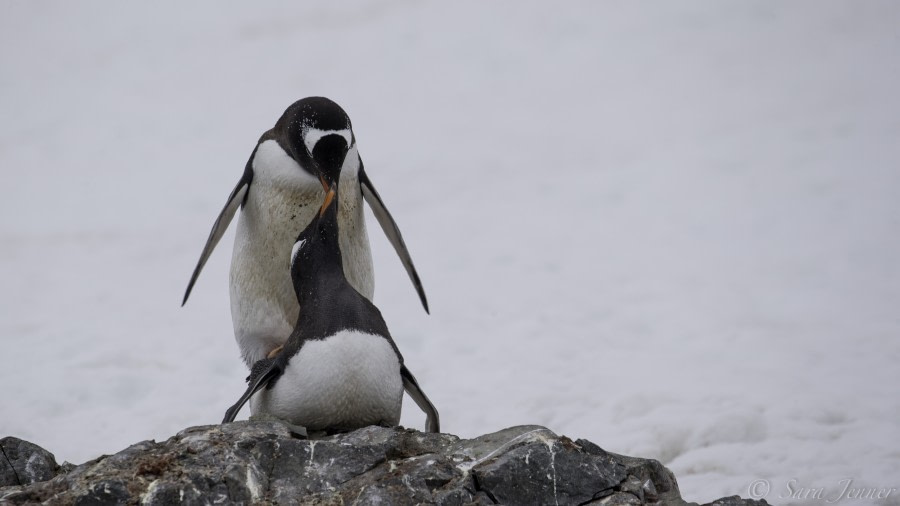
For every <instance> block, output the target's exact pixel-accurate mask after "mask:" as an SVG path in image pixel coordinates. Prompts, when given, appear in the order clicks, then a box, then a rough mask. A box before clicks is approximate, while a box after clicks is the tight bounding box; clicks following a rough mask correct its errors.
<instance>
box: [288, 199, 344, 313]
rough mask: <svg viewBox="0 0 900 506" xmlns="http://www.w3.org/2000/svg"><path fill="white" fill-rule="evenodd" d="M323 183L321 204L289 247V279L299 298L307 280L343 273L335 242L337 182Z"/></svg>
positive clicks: (339, 254)
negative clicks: (323, 195) (323, 198)
mask: <svg viewBox="0 0 900 506" xmlns="http://www.w3.org/2000/svg"><path fill="white" fill-rule="evenodd" d="M322 186H323V187H325V188H326V192H325V200H324V201H323V202H322V207H321V208H320V209H319V212H318V213H316V214H315V216H314V217H313V219H312V221H311V222H310V223H309V225H307V226H306V228H305V229H303V231H302V232H300V235H298V236H297V241H296V242H295V243H294V247H293V249H292V250H291V280H292V281H293V283H294V290H295V291H296V292H297V296H298V297H302V295H301V293H300V290H301V288H304V287H309V286H311V281H310V280H313V279H315V280H319V281H321V280H323V279H327V278H328V277H329V276H332V275H334V276H343V273H344V270H343V264H342V261H341V249H340V246H339V243H338V221H337V214H338V196H337V189H338V185H337V183H334V184H331V185H327V184H324V182H323V185H322Z"/></svg>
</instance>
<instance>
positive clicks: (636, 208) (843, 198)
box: [0, 1, 900, 504]
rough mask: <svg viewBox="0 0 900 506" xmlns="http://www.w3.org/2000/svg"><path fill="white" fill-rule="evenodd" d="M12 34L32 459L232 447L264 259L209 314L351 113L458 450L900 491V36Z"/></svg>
mask: <svg viewBox="0 0 900 506" xmlns="http://www.w3.org/2000/svg"><path fill="white" fill-rule="evenodd" d="M0 9H2V15H0V69H2V71H0V110H2V111H3V114H2V116H0V170H2V175H3V181H4V189H5V191H4V198H3V199H2V200H0V212H2V215H3V221H2V227H0V279H2V280H3V290H2V291H0V311H2V317H0V343H2V357H3V362H2V363H3V366H2V370H0V380H2V382H3V384H4V385H6V389H5V391H4V395H3V402H2V407H0V435H15V436H18V437H21V438H24V439H27V440H30V441H33V442H35V443H37V444H40V445H42V446H44V447H46V448H48V449H50V450H51V451H53V452H54V453H55V454H56V456H57V458H58V459H60V460H69V461H72V462H83V461H85V460H87V459H90V458H93V457H96V456H97V455H99V454H101V453H111V452H115V451H118V450H121V449H122V448H125V447H126V446H128V445H130V444H132V443H134V442H136V441H139V440H144V439H151V438H155V439H164V438H167V437H169V436H171V435H172V434H174V433H175V432H177V431H178V430H180V429H182V428H184V427H187V426H190V425H197V424H209V423H217V422H218V421H220V420H221V417H222V414H223V413H224V411H225V409H226V408H227V407H228V406H230V405H231V404H232V403H233V402H234V401H235V400H236V399H237V398H238V397H239V396H240V394H241V393H242V392H243V390H244V383H243V379H244V377H245V376H246V369H245V368H244V366H243V364H242V363H241V360H240V358H239V353H238V349H237V346H236V344H235V342H234V340H233V337H232V336H233V334H232V330H231V321H230V316H229V303H228V285H227V283H228V264H229V261H230V249H231V248H230V245H231V242H232V241H233V233H234V231H233V227H232V230H230V231H229V232H228V233H227V234H226V236H225V237H224V240H223V241H222V243H221V244H220V245H219V248H218V249H217V250H216V251H215V252H214V253H213V255H212V256H211V258H210V260H209V263H208V264H207V265H206V268H205V269H204V272H203V273H202V275H201V276H200V279H199V280H198V282H197V285H196V286H195V288H194V291H193V294H192V295H191V299H190V300H189V301H188V303H187V305H186V306H185V307H184V308H182V307H180V302H181V296H182V294H183V291H184V288H185V286H186V284H187V282H188V279H189V276H190V274H191V270H192V269H193V267H194V265H195V263H196V261H197V258H198V256H199V254H200V251H201V249H202V247H203V244H204V241H205V240H206V238H207V235H208V233H209V228H210V227H211V226H212V223H213V221H214V220H215V218H216V215H217V213H218V212H219V210H220V209H221V206H222V204H223V203H224V201H225V199H226V197H227V196H228V194H229V192H230V191H231V189H232V188H233V186H234V184H235V182H236V181H237V180H238V178H239V177H240V175H241V173H242V170H243V167H244V164H245V163H246V160H247V158H248V157H249V155H250V152H251V150H252V149H253V146H254V145H255V142H256V140H257V139H258V137H259V135H260V134H261V133H262V132H263V131H265V130H267V129H268V128H270V127H271V126H272V125H273V124H274V122H275V120H276V119H277V118H278V116H279V115H280V114H281V112H282V111H283V110H284V109H285V108H286V107H287V106H288V105H290V104H291V103H292V102H293V101H294V100H296V99H299V98H302V97H304V96H311V95H324V96H328V97H329V98H332V99H334V100H335V101H337V102H338V103H339V104H341V106H342V107H343V108H344V109H345V110H347V112H348V113H349V115H350V117H351V119H352V121H353V124H354V132H355V134H356V138H357V142H358V145H359V149H360V153H361V155H362V157H363V160H364V161H365V163H366V169H367V173H368V174H369V175H370V177H371V178H372V180H373V182H374V184H375V186H376V187H377V189H378V191H379V193H380V194H381V195H382V197H383V198H384V200H385V202H386V204H387V206H388V208H389V209H390V211H391V213H392V214H393V215H394V217H395V218H396V219H397V222H398V224H399V225H400V228H401V230H402V231H403V234H404V238H405V240H406V243H407V245H408V246H409V249H410V252H411V253H412V256H413V259H414V261H415V263H416V267H417V268H418V270H419V273H420V275H421V277H422V281H423V283H424V286H425V289H426V292H427V294H428V298H429V302H430V305H431V309H432V315H431V316H428V315H425V314H424V312H423V311H422V309H421V306H420V305H419V302H418V300H417V297H416V294H415V291H414V290H413V288H412V287H411V286H410V284H409V280H408V279H407V276H406V275H405V273H404V272H403V267H402V265H401V263H400V262H399V261H398V260H397V258H396V254H395V253H394V252H393V250H392V248H391V247H390V244H389V242H388V241H387V240H386V239H385V238H384V236H383V234H382V233H381V232H380V227H379V226H378V225H377V223H375V222H373V221H371V219H372V216H371V214H369V219H370V223H369V225H368V229H369V235H370V238H371V242H372V248H373V255H374V260H375V266H376V278H377V279H376V295H375V302H376V304H377V305H378V306H379V308H380V309H381V310H382V312H383V314H384V316H385V319H386V321H387V322H388V325H389V326H390V328H391V331H392V334H393V335H394V338H395V340H396V341H397V344H398V346H399V347H400V349H401V350H402V352H403V354H404V356H405V358H406V362H407V364H408V365H409V367H410V369H411V370H412V371H413V373H414V374H415V375H416V377H417V379H418V380H419V382H420V384H421V385H422V387H423V389H424V391H425V392H426V393H427V395H428V396H429V398H430V399H431V400H432V401H433V402H434V403H435V405H436V406H437V408H438V409H439V410H440V414H441V421H442V428H443V429H444V430H445V431H448V432H451V433H454V434H458V435H460V436H463V437H471V436H475V435H478V434H482V433H486V432H490V431H494V430H498V429H500V428H503V427H507V426H510V425H519V424H542V425H546V426H548V427H549V428H551V429H552V430H554V431H555V432H557V433H562V434H566V435H569V436H572V437H582V438H587V439H590V440H592V441H594V442H596V443H597V444H599V445H600V446H602V447H604V448H605V449H607V450H610V451H615V452H618V453H625V454H630V455H640V456H646V457H655V458H658V459H660V460H661V461H662V462H663V463H665V464H666V465H667V466H669V467H670V468H671V469H672V470H673V471H674V472H675V474H676V476H678V479H679V484H680V486H681V488H682V493H683V495H684V496H685V497H686V498H687V499H688V500H692V501H704V500H710V499H713V498H716V497H719V496H723V495H732V494H741V495H744V496H747V495H748V493H749V492H750V491H751V487H755V485H754V483H755V481H756V480H768V481H767V483H768V484H769V487H770V492H769V494H768V498H769V499H770V501H773V502H775V503H779V504H788V503H791V502H795V503H797V504H810V503H811V500H809V499H803V498H802V497H797V498H794V499H791V497H789V495H790V494H791V491H792V490H793V491H796V490H797V489H798V488H799V487H805V488H806V489H815V488H817V487H818V488H822V489H824V490H825V491H826V493H830V494H832V495H836V494H838V493H839V492H841V490H842V488H843V483H846V482H842V480H845V479H847V478H850V479H852V480H853V481H852V483H853V486H854V487H880V488H891V487H895V488H900V481H898V476H900V448H898V446H897V441H900V396H898V395H897V387H896V385H898V384H900V368H898V366H897V363H898V359H900V339H898V337H900V312H898V308H900V262H898V259H900V199H898V195H900V100H898V98H897V97H898V94H897V90H900V58H897V55H898V50H900V32H898V30H897V26H900V4H897V3H895V2H890V1H870V2H864V3H858V2H850V1H845V2H836V1H797V2H789V3H776V2H750V1H734V2H716V3H712V2H694V1H679V2H669V3H643V2H580V3H572V4H567V6H566V9H565V10H561V9H560V8H559V7H554V6H553V5H550V4H539V3H525V4H522V3H513V2H505V1H500V2H492V3H487V4H484V3H478V4H475V3H474V2H469V3H462V4H461V3H453V4H439V3H432V4H417V3H411V4H407V3H400V2H354V3H346V4H345V3H342V4H340V5H334V4H326V3H324V2H323V3H304V4H303V5H299V4H294V3H290V2H270V3H267V4H265V8H260V7H259V6H257V5H250V4H247V5H237V4H232V5H223V4H220V3H212V2H193V3H190V4H182V3H174V2H172V3H164V4H154V5H152V6H151V5H150V4H134V3H129V4H119V3H110V2H78V3H65V2H51V1H44V2H5V3H4V4H3V6H2V7H0ZM242 416H244V417H245V416H246V410H245V411H244V413H243V415H242ZM402 423H403V424H404V425H408V426H415V427H423V426H424V417H423V416H422V415H421V413H420V411H419V410H418V409H417V408H416V406H415V405H414V403H412V402H411V401H409V400H408V399H407V402H406V405H405V409H404V416H403V420H402ZM792 480H793V481H792ZM754 490H758V488H755V489H754ZM898 497H900V491H896V492H894V493H893V494H892V495H890V496H889V497H888V499H887V500H886V501H882V502H883V503H884V502H886V503H890V504H900V502H898V501H900V499H898ZM846 501H848V502H852V503H853V504H864V503H866V502H867V501H865V500H852V499H846ZM813 502H814V501H813Z"/></svg>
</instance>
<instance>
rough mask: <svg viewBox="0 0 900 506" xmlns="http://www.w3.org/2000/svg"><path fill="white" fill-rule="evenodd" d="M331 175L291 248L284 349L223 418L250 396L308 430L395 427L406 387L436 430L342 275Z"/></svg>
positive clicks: (375, 317) (411, 381) (377, 323)
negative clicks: (292, 303) (292, 310)
mask: <svg viewBox="0 0 900 506" xmlns="http://www.w3.org/2000/svg"><path fill="white" fill-rule="evenodd" d="M338 143H339V141H338ZM326 179H327V178H323V181H322V185H323V187H325V188H327V191H326V194H325V199H324V201H323V203H322V206H321V208H320V209H319V211H318V213H316V215H315V216H314V217H313V219H312V221H311V222H310V224H309V225H308V226H307V227H306V228H305V229H304V230H303V231H302V232H300V234H299V236H297V239H296V242H295V244H294V246H293V248H292V249H291V263H290V279H291V281H292V284H293V287H294V290H295V296H296V297H297V299H298V302H299V316H298V318H297V323H296V325H295V326H294V329H293V332H292V333H291V335H290V337H289V338H288V339H287V342H286V343H285V344H284V346H283V347H282V348H281V349H279V350H276V352H275V353H274V354H273V356H271V357H269V358H265V359H263V360H260V361H258V362H256V363H255V364H254V365H253V367H252V372H251V374H250V377H249V378H247V382H248V385H249V386H248V388H247V390H246V392H245V393H244V394H243V395H242V396H241V398H240V399H239V400H238V402H237V403H235V404H234V405H233V406H232V407H230V408H229V409H228V410H227V411H226V413H225V417H224V419H223V421H222V423H229V422H232V421H234V418H235V416H236V415H237V413H238V411H240V409H241V407H242V406H243V405H244V404H245V403H246V402H247V400H248V399H249V400H250V407H251V412H252V414H253V415H254V416H260V415H262V416H267V417H274V418H277V419H280V420H283V421H285V422H287V423H288V424H289V425H293V426H300V427H302V428H303V429H305V431H308V432H310V433H312V432H316V433H321V432H325V433H335V432H344V431H349V430H354V429H357V428H360V427H365V426H368V425H383V426H396V425H397V424H398V423H399V421H400V407H401V401H402V398H403V391H404V390H406V391H407V392H408V393H409V394H410V396H411V397H412V398H413V400H414V401H415V402H416V404H418V406H419V408H421V409H422V411H424V412H425V414H426V430H428V431H429V432H438V431H439V430H440V421H439V416H438V412H437V410H436V409H435V407H434V405H433V404H432V403H431V401H430V400H428V397H427V396H426V395H425V393H424V392H423V391H422V389H421V387H420V386H419V383H418V382H417V381H416V379H415V377H414V376H413V374H412V373H411V372H410V371H409V369H408V368H407V367H406V365H405V364H404V362H403V356H402V355H401V354H400V350H399V349H397V345H396V344H395V343H394V340H393V339H392V338H391V335H390V332H388V328H387V325H386V324H385V322H384V318H383V317H382V315H381V312H380V311H379V310H378V308H377V307H375V305H374V304H373V303H372V302H371V301H370V300H369V299H368V298H367V297H365V296H363V295H362V294H360V292H359V291H358V290H357V289H355V288H354V287H353V285H352V284H351V283H350V282H349V279H348V277H347V276H346V275H345V270H344V268H343V265H345V264H344V262H343V261H342V254H341V244H340V240H339V237H340V228H341V226H342V224H340V219H339V214H340V213H339V200H340V197H339V195H340V194H342V192H343V190H341V191H338V187H339V185H340V184H343V183H338V182H337V181H334V182H333V183H330V184H329V182H328V181H326ZM303 429H301V430H303ZM300 433H302V432H300Z"/></svg>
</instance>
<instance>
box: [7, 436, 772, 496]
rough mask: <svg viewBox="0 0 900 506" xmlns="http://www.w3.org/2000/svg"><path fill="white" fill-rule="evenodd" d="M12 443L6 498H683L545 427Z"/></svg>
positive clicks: (651, 463) (654, 474)
mask: <svg viewBox="0 0 900 506" xmlns="http://www.w3.org/2000/svg"><path fill="white" fill-rule="evenodd" d="M7 441H11V442H10V443H8V444H9V446H10V447H11V448H14V449H15V451H14V452H13V451H12V450H10V453H14V454H15V457H13V458H9V457H8V455H9V454H7V459H6V460H5V461H2V462H0V466H5V467H0V477H3V479H4V480H6V481H3V482H2V485H12V486H5V487H3V488H0V503H3V504H31V503H40V502H50V503H64V504H76V505H100V504H138V503H140V504H148V505H153V504H160V505H162V504H173V503H181V504H187V505H191V504H210V503H217V504H251V503H252V504H351V503H352V504H361V505H365V504H422V503H424V504H441V505H447V506H455V505H464V504H466V505H468V504H476V505H486V504H497V503H502V504H560V505H566V504H573V505H574V504H604V505H626V504H674V505H683V504H687V503H685V502H684V501H683V500H682V498H681V495H680V493H679V491H678V484H677V482H676V481H675V477H674V476H673V475H672V473H671V472H669V470H668V469H666V468H665V467H664V466H663V465H662V464H660V463H659V462H657V461H655V460H646V459H639V458H634V457H626V456H622V455H616V454H614V453H609V452H606V451H604V450H603V449H601V448H600V447H598V446H597V445H595V444H594V443H591V442H590V441H585V440H581V439H579V440H577V441H572V440H571V439H569V438H567V437H565V436H557V435H556V434H554V433H553V432H551V431H550V430H548V429H546V428H544V427H538V426H521V427H511V428H508V429H504V430H501V431H499V432H495V433H493V434H486V435H484V436H480V437H477V438H474V439H465V440H461V439H459V438H458V437H456V436H453V435H450V434H429V433H422V432H418V431H415V430H408V429H403V428H399V427H398V428H385V427H374V426H373V427H366V428H364V429H360V430H357V431H355V432H350V433H347V434H339V435H334V436H329V437H325V438H322V439H315V440H306V439H297V438H295V437H294V436H293V435H292V434H291V432H290V431H289V430H288V429H287V428H286V427H285V426H283V425H281V424H279V423H278V422H269V421H254V422H237V423H232V424H225V425H210V426H203V427H191V428H189V429H185V430H183V431H181V432H179V433H178V434H176V435H175V436H173V437H172V438H170V439H169V440H167V441H165V442H162V443H156V442H153V441H143V442H140V443H137V444H135V445H132V446H130V447H128V448H126V449H125V450H122V451H121V452H119V453H117V454H115V455H112V456H103V457H100V458H98V459H96V460H93V461H90V462H87V463H85V464H82V465H80V466H77V467H69V468H59V466H56V462H55V460H53V456H52V455H50V454H49V453H47V452H46V451H44V450H42V449H40V448H39V447H37V446H35V445H32V444H31V443H27V442H25V441H20V440H17V439H13V438H6V439H4V440H2V442H3V444H4V445H7ZM3 448H4V452H5V451H6V450H5V448H6V446H3ZM23 448H24V449H23ZM35 455H38V456H40V457H34V459H35V460H34V462H41V463H42V464H41V465H40V466H38V467H34V466H33V467H34V469H40V470H41V471H40V473H37V472H32V474H29V475H28V476H29V477H30V478H27V480H29V481H26V480H25V479H23V478H21V476H20V472H19V471H18V469H19V468H23V466H25V464H21V462H23V461H22V459H23V458H24V459H26V461H27V462H31V459H32V457H31V456H35ZM48 456H49V460H48V459H47V457H48ZM17 463H19V464H17ZM35 465H36V464H35ZM17 466H18V467H17ZM41 466H42V467H41ZM25 467H27V466H25ZM8 469H12V470H14V473H12V476H14V479H13V480H9V479H7V478H6V477H7V475H8V474H9V472H8ZM716 504H720V505H729V506H731V505H735V506H737V505H744V504H746V505H751V504H765V502H754V501H745V500H742V499H740V498H738V497H729V498H723V499H720V500H719V501H718V502H717V503H716Z"/></svg>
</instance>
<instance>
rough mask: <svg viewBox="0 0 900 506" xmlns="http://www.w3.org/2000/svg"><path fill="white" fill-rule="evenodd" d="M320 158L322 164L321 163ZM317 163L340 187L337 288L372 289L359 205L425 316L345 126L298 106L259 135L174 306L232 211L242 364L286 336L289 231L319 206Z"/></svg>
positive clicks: (402, 251) (290, 311) (324, 102)
mask: <svg viewBox="0 0 900 506" xmlns="http://www.w3.org/2000/svg"><path fill="white" fill-rule="evenodd" d="M323 141H325V142H329V143H336V146H337V148H339V149H335V150H323V149H319V150H317V147H318V146H319V145H320V143H322V142H323ZM317 153H318V156H317ZM325 153H327V156H329V157H330V158H329V159H328V160H325V159H323V158H322V157H323V156H325ZM324 165H328V166H329V167H330V169H329V170H337V171H339V180H340V184H341V188H342V189H343V191H342V198H341V204H340V209H339V210H338V220H339V221H340V224H341V227H340V230H341V233H340V237H339V240H340V246H341V249H342V251H343V252H344V255H343V262H344V272H345V273H346V275H347V281H348V282H349V283H350V285H351V286H353V287H354V288H355V289H356V290H358V291H359V293H361V294H362V295H363V296H364V297H365V298H367V299H369V300H372V298H373V295H374V292H375V281H374V275H373V270H372V255H371V252H370V250H369V239H368V234H367V233H366V225H365V219H364V216H363V205H362V201H363V198H365V200H366V202H368V203H369V206H370V207H371V208H372V211H373V212H374V214H375V217H376V218H377V219H378V222H379V223H380V224H381V227H382V229H383V230H384V232H385V234H386V235H387V237H388V239H389V240H390V241H391V244H392V245H393V246H394V249H395V250H396V251H397V254H398V255H399V256H400V259H401V261H402V262H403V265H404V267H405V268H406V272H407V273H408V274H409V277H410V279H411V280H412V282H413V285H414V286H415V288H416V291H417V292H418V294H419V298H420V300H421V301H422V305H423V306H424V307H425V311H426V312H427V311H428V302H427V300H426V298H425V292H424V290H423V289H422V283H421V282H420V281H419V276H418V274H417V273H416V269H415V267H414V266H413V262H412V258H411V257H410V255H409V252H408V251H407V249H406V244H405V243H404V242H403V237H402V236H401V235H400V229H399V228H397V224H396V223H395V222H394V219H393V218H392V217H391V214H390V213H389V212H388V210H387V208H386V207H385V205H384V202H382V200H381V197H379V195H378V192H377V191H375V187H374V186H373V185H372V181H371V180H370V179H369V178H368V176H367V175H366V172H365V170H364V169H363V164H362V159H361V158H360V156H359V153H358V151H357V146H356V138H355V136H354V134H353V128H352V126H351V124H350V118H349V117H348V116H347V113H346V112H344V110H343V109H342V108H341V107H340V106H339V105H338V104H336V103H334V102H332V101H331V100H329V99H327V98H323V97H309V98H304V99H302V100H299V101H297V102H295V103H294V104H293V105H291V106H290V107H288V108H287V110H285V111H284V114H282V115H281V118H279V120H278V122H277V123H276V124H275V127H274V128H272V129H271V130H269V131H268V132H266V133H264V134H263V135H262V137H260V139H259V142H258V143H257V145H256V148H255V149H254V150H253V153H252V154H251V155H250V160H249V161H247V165H246V167H245V168H244V174H243V176H242V177H241V179H240V181H238V183H237V186H235V188H234V190H233V191H232V192H231V195H230V196H229V197H228V200H227V202H226V203H225V207H224V208H223V209H222V211H221V213H219V217H218V218H217V219H216V222H215V224H214V225H213V227H212V231H211V232H210V234H209V238H208V239H207V241H206V246H205V247H204V248H203V252H202V253H201V255H200V260H199V262H197V267H196V268H195V269H194V273H193V275H192V276H191V280H190V282H189V283H188V287H187V290H186V291H185V294H184V300H183V301H182V305H184V303H185V302H187V299H188V297H189V296H190V293H191V289H192V288H193V286H194V283H195V282H196V281H197V277H198V276H199V275H200V271H201V270H202V269H203V266H204V264H206V260H207V259H208V258H209V255H210V254H211V253H212V251H213V249H214V248H215V247H216V244H218V242H219V240H220V239H221V238H222V235H223V234H224V233H225V230H226V229H227V228H228V225H229V224H230V223H231V220H232V218H233V217H234V215H235V213H236V212H237V210H238V208H240V209H241V215H240V218H239V220H238V229H237V235H236V236H235V241H234V251H233V254H232V259H231V277H230V292H231V319H232V323H233V326H234V334H235V339H236V340H237V343H238V346H239V347H240V350H241V355H242V357H243V359H244V361H245V362H246V364H247V365H248V366H250V365H252V364H253V363H255V362H257V361H258V360H260V359H263V358H265V357H266V356H267V355H268V354H269V353H270V352H271V351H272V350H273V349H275V348H277V347H278V346H281V345H283V344H284V343H285V341H286V340H287V338H288V336H289V335H290V334H291V331H292V330H293V329H294V323H295V318H296V316H297V310H298V306H297V297H296V296H295V295H294V288H293V286H292V285H291V279H290V277H289V276H288V275H287V268H288V265H289V262H290V258H289V256H288V255H289V253H290V247H291V244H293V240H294V237H295V234H296V233H297V230H298V229H299V227H298V224H306V223H309V222H310V220H312V217H313V215H314V214H315V213H316V211H317V210H318V209H319V205H320V204H321V203H322V199H323V197H324V193H323V191H322V184H321V183H320V178H321V177H322V171H323V170H325V169H324V168H323V166H324ZM301 226H302V225H301Z"/></svg>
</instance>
